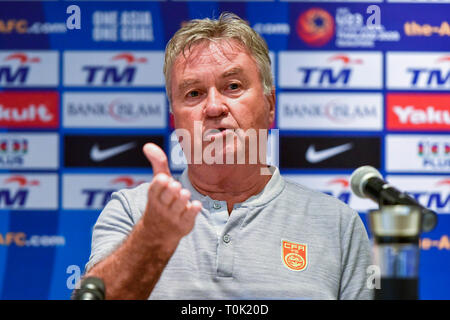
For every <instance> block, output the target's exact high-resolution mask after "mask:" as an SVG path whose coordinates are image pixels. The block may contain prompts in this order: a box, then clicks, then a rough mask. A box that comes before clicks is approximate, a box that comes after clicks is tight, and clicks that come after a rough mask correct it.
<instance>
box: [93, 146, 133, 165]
mask: <svg viewBox="0 0 450 320" xmlns="http://www.w3.org/2000/svg"><path fill="white" fill-rule="evenodd" d="M135 146H136V142H129V143H126V144H122V145H120V146H116V147H112V148H108V149H103V150H100V149H99V147H98V144H95V145H94V146H93V147H92V149H91V153H90V156H91V160H92V161H95V162H101V161H104V160H106V159H109V158H112V157H114V156H116V155H118V154H120V153H122V152H125V151H127V150H130V149H132V148H134V147H135Z"/></svg>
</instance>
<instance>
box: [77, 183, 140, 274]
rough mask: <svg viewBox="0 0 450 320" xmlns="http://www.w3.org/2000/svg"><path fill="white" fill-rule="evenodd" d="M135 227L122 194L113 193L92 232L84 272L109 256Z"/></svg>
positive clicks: (128, 206) (130, 211) (129, 209)
mask: <svg viewBox="0 0 450 320" xmlns="http://www.w3.org/2000/svg"><path fill="white" fill-rule="evenodd" d="M134 225H135V221H133V214H132V210H131V208H130V205H129V203H128V201H127V199H126V197H125V196H124V194H123V193H122V192H120V191H119V192H115V193H113V194H112V196H111V200H110V201H109V202H108V203H107V205H106V206H105V208H104V209H103V210H102V212H101V213H100V215H99V217H98V219H97V222H96V223H95V225H94V229H93V232H92V243H91V254H90V257H89V261H88V263H87V264H86V266H85V272H87V271H89V269H91V268H92V267H93V266H94V265H95V264H97V263H98V262H100V261H101V260H103V259H105V258H106V257H107V256H109V255H110V254H111V253H112V252H113V251H114V250H115V249H116V248H117V247H119V246H120V244H121V243H122V242H123V241H124V240H125V239H126V238H127V236H128V235H129V234H130V232H131V231H132V229H133V227H134Z"/></svg>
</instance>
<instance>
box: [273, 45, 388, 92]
mask: <svg viewBox="0 0 450 320" xmlns="http://www.w3.org/2000/svg"><path fill="white" fill-rule="evenodd" d="M279 57H280V59H279V61H280V81H279V85H280V87H284V88H312V89H352V88H355V89H356V88H360V89H362V88H368V89H378V88H381V84H382V68H381V66H382V56H381V53H379V52H366V51H358V52H356V51H352V52H339V51H329V52H325V51H308V52H301V51H282V52H280V54H279ZM368 75H370V76H368Z"/></svg>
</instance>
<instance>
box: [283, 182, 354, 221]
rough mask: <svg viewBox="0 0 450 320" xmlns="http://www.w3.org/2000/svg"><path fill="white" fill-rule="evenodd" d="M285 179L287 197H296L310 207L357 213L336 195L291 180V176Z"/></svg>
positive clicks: (345, 213)
mask: <svg viewBox="0 0 450 320" xmlns="http://www.w3.org/2000/svg"><path fill="white" fill-rule="evenodd" d="M283 179H284V181H285V190H284V196H285V197H288V198H291V199H294V201H298V202H300V203H303V204H305V203H306V204H308V206H310V207H311V206H313V207H315V208H322V209H327V208H332V209H333V210H332V211H333V212H336V211H339V212H341V213H342V214H344V215H354V214H357V213H356V211H355V210H353V209H352V208H350V207H349V206H348V205H347V204H346V203H344V202H342V201H341V200H339V199H337V198H336V197H333V196H331V195H328V194H325V193H323V192H321V191H318V190H314V189H311V188H310V187H307V186H305V185H303V184H301V183H298V182H295V181H293V180H290V179H289V178H285V177H283Z"/></svg>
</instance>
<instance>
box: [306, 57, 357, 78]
mask: <svg viewBox="0 0 450 320" xmlns="http://www.w3.org/2000/svg"><path fill="white" fill-rule="evenodd" d="M328 62H330V63H333V64H335V63H340V64H342V65H343V67H341V68H340V69H338V70H336V69H335V68H319V67H308V68H306V67H301V68H298V71H299V72H300V73H302V75H303V78H302V80H301V81H302V84H305V85H308V84H312V83H314V84H318V85H336V84H347V83H348V81H349V79H350V76H351V72H352V68H351V67H349V66H351V65H359V64H363V61H362V60H361V59H351V58H350V57H349V56H348V55H344V54H342V55H334V56H332V57H330V58H329V59H328Z"/></svg>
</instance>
